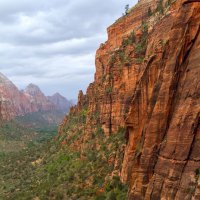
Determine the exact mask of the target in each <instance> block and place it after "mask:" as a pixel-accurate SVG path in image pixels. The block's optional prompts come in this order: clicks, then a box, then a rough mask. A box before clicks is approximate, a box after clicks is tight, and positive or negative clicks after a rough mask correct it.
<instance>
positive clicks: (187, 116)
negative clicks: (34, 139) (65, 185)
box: [60, 0, 200, 200]
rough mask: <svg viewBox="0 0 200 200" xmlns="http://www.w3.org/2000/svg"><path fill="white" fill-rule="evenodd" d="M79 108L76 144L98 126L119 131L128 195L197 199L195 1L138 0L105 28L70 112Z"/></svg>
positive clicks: (199, 77) (199, 80) (199, 51)
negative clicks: (89, 77) (82, 116)
mask: <svg viewBox="0 0 200 200" xmlns="http://www.w3.org/2000/svg"><path fill="white" fill-rule="evenodd" d="M84 108H87V116H86V125H85V127H84V131H85V134H84V135H83V136H82V139H80V141H81V142H80V141H76V145H75V146H78V148H80V149H81V148H82V146H84V141H86V140H88V138H89V135H90V134H91V133H92V132H93V130H94V129H95V126H97V125H99V124H100V125H101V127H102V128H103V130H104V133H105V135H106V136H107V137H109V135H111V134H115V133H116V132H117V130H118V129H119V127H125V128H126V132H125V137H126V139H127V144H126V147H125V149H124V158H123V164H122V168H121V170H120V172H119V174H120V177H121V180H122V181H123V182H127V183H128V185H129V199H131V200H137V199H139V200H140V199H141V200H142V199H146V200H147V199H154V200H156V199H169V200H174V199H178V200H182V199H200V184H199V183H200V178H199V177H200V176H199V175H200V142H199V141H200V129H199V127H200V126H199V113H200V2H199V1H189V0H188V1H186V0H176V1H165V0H163V1H156V0H141V1H139V3H138V4H137V5H136V6H135V7H134V8H132V9H131V10H130V12H129V14H127V15H126V16H124V17H122V18H120V19H119V20H117V21H116V22H115V23H114V24H113V25H112V26H111V27H109V28H108V41H107V42H106V43H105V44H101V46H100V48H99V49H98V50H97V53H96V73H95V81H94V82H93V83H91V84H90V85H89V87H88V89H87V92H86V94H85V95H84V94H83V93H82V91H81V92H80V93H79V98H78V104H77V106H75V107H72V108H71V111H70V115H73V114H74V113H80V112H82V110H83V109H84ZM70 115H69V116H67V117H66V118H65V120H64V121H63V125H62V126H61V128H60V133H61V134H64V129H63V127H65V126H66V125H67V124H68V118H69V117H70ZM84 138H86V139H84ZM119 148H121V147H119ZM120 152H121V151H120ZM121 153H122V154H123V152H121ZM115 162H116V160H113V163H115Z"/></svg>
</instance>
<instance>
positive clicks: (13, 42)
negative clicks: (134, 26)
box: [0, 0, 136, 98]
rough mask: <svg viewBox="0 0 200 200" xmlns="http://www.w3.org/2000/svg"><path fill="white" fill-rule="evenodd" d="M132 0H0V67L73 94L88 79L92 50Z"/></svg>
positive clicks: (19, 81) (16, 78)
mask: <svg viewBox="0 0 200 200" xmlns="http://www.w3.org/2000/svg"><path fill="white" fill-rule="evenodd" d="M135 2H136V1H135V0H133V1H131V0H123V1H121V0H110V1H102V0H34V1H33V0H15V1H13V0H6V1H4V0H0V26H1V29H0V71H1V72H2V73H4V74H5V75H6V76H8V77H9V78H10V79H11V80H12V81H13V82H14V83H15V84H16V85H17V86H18V87H20V88H24V87H25V86H26V85H27V84H28V83H30V82H33V83H35V84H38V85H39V86H40V87H41V88H42V89H43V90H44V91H45V92H46V93H47V94H51V93H54V92H56V91H58V92H61V93H62V94H64V95H65V96H66V95H67V96H68V97H69V98H75V97H76V95H77V92H78V90H79V89H83V90H85V89H86V86H87V85H88V84H89V83H90V82H92V81H93V74H94V70H95V66H94V59H95V50H96V49H97V48H98V46H99V44H100V43H102V42H104V41H105V40H106V38H107V35H106V28H107V27H108V26H109V25H111V24H112V23H113V22H114V21H115V20H116V19H117V18H118V17H120V16H121V13H122V12H123V11H124V6H125V5H126V4H127V3H130V4H131V5H133V4H134V3H135Z"/></svg>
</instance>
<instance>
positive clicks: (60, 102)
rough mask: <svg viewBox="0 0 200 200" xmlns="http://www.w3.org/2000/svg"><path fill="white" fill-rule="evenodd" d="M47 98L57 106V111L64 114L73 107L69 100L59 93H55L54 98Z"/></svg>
mask: <svg viewBox="0 0 200 200" xmlns="http://www.w3.org/2000/svg"><path fill="white" fill-rule="evenodd" d="M47 98H48V100H49V101H50V102H51V103H53V104H54V105H55V106H56V109H57V110H60V111H62V112H64V113H66V112H68V111H69V108H70V107H71V106H72V105H73V104H72V103H71V102H70V101H69V100H67V99H66V98H65V97H63V96H62V95H60V94H59V93H55V94H54V95H53V96H48V97H47Z"/></svg>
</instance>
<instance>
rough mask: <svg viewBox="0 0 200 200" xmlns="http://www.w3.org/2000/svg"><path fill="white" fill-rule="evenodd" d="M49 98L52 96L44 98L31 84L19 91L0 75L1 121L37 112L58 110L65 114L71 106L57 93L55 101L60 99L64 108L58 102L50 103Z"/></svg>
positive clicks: (35, 86)
mask: <svg viewBox="0 0 200 200" xmlns="http://www.w3.org/2000/svg"><path fill="white" fill-rule="evenodd" d="M50 98H53V96H52V97H47V96H45V95H44V93H43V92H42V91H41V90H40V88H39V87H38V86H37V85H35V84H32V83H31V84H29V85H28V86H27V87H26V88H25V89H24V90H22V91H20V90H19V89H18V88H17V87H16V86H15V85H14V84H13V83H12V82H11V81H10V80H9V79H8V78H7V77H6V76H5V75H3V74H2V73H0V105H1V116H2V119H3V120H6V121H7V120H11V119H12V118H14V117H16V116H23V115H25V114H28V113H33V112H38V111H51V110H52V111H53V110H58V111H62V112H63V113H67V112H68V110H69V107H70V106H71V105H72V104H70V103H69V101H68V100H67V99H66V98H65V97H63V96H62V95H60V94H59V95H58V93H57V99H58V100H59V99H61V101H63V102H64V103H66V106H60V104H58V102H52V101H50Z"/></svg>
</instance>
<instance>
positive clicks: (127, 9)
mask: <svg viewBox="0 0 200 200" xmlns="http://www.w3.org/2000/svg"><path fill="white" fill-rule="evenodd" d="M128 13H129V4H127V5H126V6H125V15H128Z"/></svg>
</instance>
